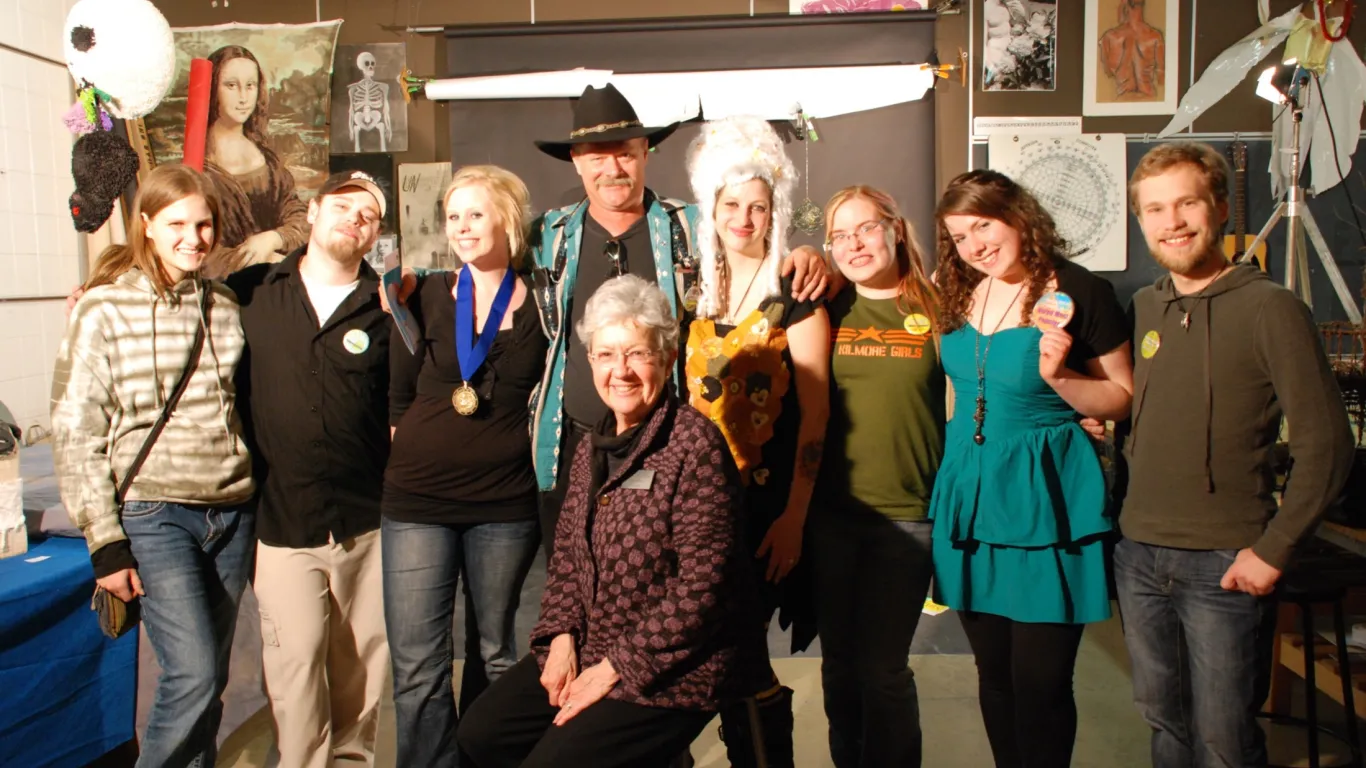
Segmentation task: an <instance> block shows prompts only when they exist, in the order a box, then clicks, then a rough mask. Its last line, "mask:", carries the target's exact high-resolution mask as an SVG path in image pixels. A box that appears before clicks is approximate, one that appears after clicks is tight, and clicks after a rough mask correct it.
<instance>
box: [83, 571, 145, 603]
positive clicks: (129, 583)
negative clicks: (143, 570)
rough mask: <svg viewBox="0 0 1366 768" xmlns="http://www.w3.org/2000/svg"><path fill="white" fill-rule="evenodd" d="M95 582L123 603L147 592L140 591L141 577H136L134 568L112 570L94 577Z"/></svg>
mask: <svg viewBox="0 0 1366 768" xmlns="http://www.w3.org/2000/svg"><path fill="white" fill-rule="evenodd" d="M95 583H96V584H98V585H100V587H102V588H103V589H104V591H105V592H108V593H109V594H111V595H113V596H114V597H117V598H118V599H120V600H122V601H123V602H125V603H131V602H133V598H135V597H141V596H142V595H145V594H147V593H146V592H144V591H142V579H140V578H138V572H137V570H136V569H134V568H124V569H123V570H121V571H114V572H113V573H111V574H109V575H108V576H102V577H100V578H98V579H95Z"/></svg>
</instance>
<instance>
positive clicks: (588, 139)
mask: <svg viewBox="0 0 1366 768" xmlns="http://www.w3.org/2000/svg"><path fill="white" fill-rule="evenodd" d="M677 128H678V123H674V124H673V125H666V126H663V127H660V128H648V127H646V126H643V125H641V124H640V118H638V117H636V111H635V109H634V108H633V107H632V106H631V102H629V101H627V100H626V97H625V96H622V95H621V92H620V91H618V90H617V89H616V88H614V87H612V84H611V83H608V84H607V85H604V86H603V87H601V88H594V87H593V86H591V85H590V86H588V87H587V88H585V89H584V90H583V95H582V96H580V97H579V100H578V101H577V102H576V103H575V104H574V128H573V129H572V130H571V131H570V132H569V138H567V139H563V140H554V141H538V142H536V147H537V148H538V149H540V150H541V151H542V152H544V153H546V154H547V155H550V156H551V157H553V158H555V159H557V160H570V159H571V158H570V155H569V150H570V148H571V147H573V146H574V145H575V144H588V143H593V142H611V141H625V140H627V139H636V138H641V137H644V138H646V139H649V141H650V146H651V147H653V146H655V145H656V144H658V143H659V142H661V141H663V140H665V139H667V138H669V135H670V134H672V133H673V132H674V131H675V130H677Z"/></svg>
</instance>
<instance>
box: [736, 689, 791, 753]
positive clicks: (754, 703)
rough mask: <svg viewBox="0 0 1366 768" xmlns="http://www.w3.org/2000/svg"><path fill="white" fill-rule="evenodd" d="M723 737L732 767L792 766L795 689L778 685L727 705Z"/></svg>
mask: <svg viewBox="0 0 1366 768" xmlns="http://www.w3.org/2000/svg"><path fill="white" fill-rule="evenodd" d="M721 741H722V742H724V743H725V745H726V757H728V758H729V759H730V764H731V768H793V762H792V689H791V688H788V687H787V686H778V687H777V688H776V689H774V690H773V691H771V692H765V693H763V694H760V695H759V696H751V697H747V698H744V699H740V700H738V701H734V702H731V703H730V704H728V705H726V706H725V707H724V708H723V709H722V710H721Z"/></svg>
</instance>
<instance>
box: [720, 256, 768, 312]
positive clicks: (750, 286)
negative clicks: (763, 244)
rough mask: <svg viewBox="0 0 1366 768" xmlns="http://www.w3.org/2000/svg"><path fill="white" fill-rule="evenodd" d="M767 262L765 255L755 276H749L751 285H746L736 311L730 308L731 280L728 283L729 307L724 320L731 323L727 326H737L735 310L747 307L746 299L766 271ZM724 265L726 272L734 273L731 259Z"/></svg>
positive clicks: (725, 261) (756, 268)
mask: <svg viewBox="0 0 1366 768" xmlns="http://www.w3.org/2000/svg"><path fill="white" fill-rule="evenodd" d="M766 261H768V254H764V257H763V258H762V259H760V260H759V266H757V267H755V268H754V274H752V275H750V276H749V285H746V286H745V292H744V293H742V294H740V301H738V302H736V304H735V307H734V309H732V308H731V307H730V281H729V280H727V281H726V305H727V306H726V317H725V318H723V319H724V320H727V321H729V322H727V323H726V325H735V311H734V310H735V309H739V308H740V307H743V306H744V305H745V299H748V298H749V289H750V288H753V287H754V281H755V280H756V279H758V277H759V273H760V272H762V271H763V269H764V262H766ZM723 263H724V264H725V265H726V272H727V273H730V272H731V271H732V270H731V268H730V259H725V260H724V261H723Z"/></svg>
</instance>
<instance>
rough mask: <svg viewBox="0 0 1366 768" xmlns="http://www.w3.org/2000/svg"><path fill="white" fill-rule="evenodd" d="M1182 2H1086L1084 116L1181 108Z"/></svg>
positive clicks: (1154, 112)
mask: <svg viewBox="0 0 1366 768" xmlns="http://www.w3.org/2000/svg"><path fill="white" fill-rule="evenodd" d="M1179 5H1180V3H1178V2H1177V0H1086V36H1085V38H1083V40H1082V44H1083V45H1084V46H1085V50H1086V61H1085V65H1084V67H1083V72H1082V81H1083V82H1082V87H1083V90H1082V114H1083V115H1170V114H1173V113H1175V112H1176V98H1177V95H1178V94H1177V92H1176V91H1177V66H1176V54H1177V49H1178V48H1180V33H1179V29H1178V23H1179V12H1180V8H1179Z"/></svg>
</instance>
